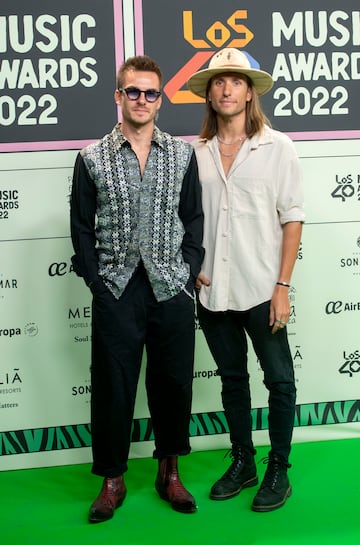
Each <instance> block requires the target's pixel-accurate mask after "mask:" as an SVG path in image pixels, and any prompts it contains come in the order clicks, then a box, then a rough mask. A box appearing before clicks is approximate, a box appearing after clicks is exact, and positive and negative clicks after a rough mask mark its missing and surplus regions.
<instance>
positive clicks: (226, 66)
mask: <svg viewBox="0 0 360 545" xmlns="http://www.w3.org/2000/svg"><path fill="white" fill-rule="evenodd" d="M224 72H235V73H237V74H245V75H246V76H248V77H249V78H250V79H251V81H252V84H253V86H254V87H255V89H256V91H257V93H258V95H264V94H265V93H267V92H268V91H270V89H271V87H272V86H273V84H274V82H273V79H272V77H271V75H270V74H268V73H267V72H264V71H263V70H258V69H257V68H251V64H250V61H249V59H248V57H247V56H246V55H245V53H243V52H242V51H240V50H239V49H235V48H234V47H225V48H224V49H220V51H217V53H215V55H214V56H213V57H211V60H210V62H209V66H208V68H205V70H200V71H199V72H196V73H195V74H193V75H192V76H191V78H190V79H189V81H188V87H189V89H190V91H192V92H193V93H195V95H198V96H200V97H202V98H205V97H206V89H207V85H208V82H209V80H210V79H211V78H212V77H213V76H216V74H222V73H224Z"/></svg>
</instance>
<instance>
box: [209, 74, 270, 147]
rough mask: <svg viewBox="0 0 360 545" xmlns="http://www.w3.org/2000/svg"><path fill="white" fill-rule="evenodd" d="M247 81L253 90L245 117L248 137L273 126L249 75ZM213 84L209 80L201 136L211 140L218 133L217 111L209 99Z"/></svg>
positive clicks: (245, 77)
mask: <svg viewBox="0 0 360 545" xmlns="http://www.w3.org/2000/svg"><path fill="white" fill-rule="evenodd" d="M243 77H244V79H245V80H246V81H247V84H248V86H249V87H250V89H251V91H252V99H251V100H250V101H249V102H247V103H246V118H245V131H246V134H247V136H248V138H251V137H252V136H254V135H255V134H257V133H260V132H261V131H262V130H263V128H264V125H268V126H269V127H270V126H271V123H270V121H269V119H268V118H267V117H266V115H265V113H264V112H263V110H262V107H261V104H260V100H259V95H258V94H257V91H256V89H255V87H253V85H252V82H251V80H250V79H249V78H248V77H247V76H245V75H244V76H243ZM210 85H211V79H210V80H209V82H208V85H207V89H206V110H205V117H204V121H203V125H202V128H201V131H200V135H199V138H206V139H207V140H210V139H211V138H213V137H214V136H215V134H216V133H217V128H218V127H217V113H216V112H215V110H214V109H213V107H212V105H211V102H210V101H209V98H208V95H209V89H210Z"/></svg>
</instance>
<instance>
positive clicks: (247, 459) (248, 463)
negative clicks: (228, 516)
mask: <svg viewBox="0 0 360 545" xmlns="http://www.w3.org/2000/svg"><path fill="white" fill-rule="evenodd" d="M229 455H230V457H231V459H232V464H231V466H230V467H229V469H228V470H227V471H225V473H224V475H223V476H222V477H221V478H220V479H219V480H218V481H216V483H215V484H214V485H213V487H212V488H211V491H210V498H211V499H212V500H228V499H230V498H233V497H234V496H237V495H238V494H239V493H240V492H241V490H242V489H243V488H249V487H250V486H255V485H257V484H258V478H257V475H256V466H255V461H254V456H253V455H252V454H250V453H249V452H247V451H245V450H244V449H242V448H241V447H240V446H238V445H233V447H232V449H231V451H229Z"/></svg>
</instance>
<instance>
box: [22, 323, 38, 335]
mask: <svg viewBox="0 0 360 545" xmlns="http://www.w3.org/2000/svg"><path fill="white" fill-rule="evenodd" d="M24 333H25V335H27V336H28V337H36V335H37V334H38V333H39V328H38V326H37V325H36V324H35V323H34V322H29V323H28V324H26V325H25V327H24Z"/></svg>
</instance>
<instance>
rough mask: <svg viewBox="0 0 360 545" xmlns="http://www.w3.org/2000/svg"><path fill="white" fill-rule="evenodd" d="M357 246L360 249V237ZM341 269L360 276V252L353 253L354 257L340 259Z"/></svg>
mask: <svg viewBox="0 0 360 545" xmlns="http://www.w3.org/2000/svg"><path fill="white" fill-rule="evenodd" d="M356 246H358V247H359V248H360V237H358V238H357V240H356ZM340 268H341V269H346V270H348V271H349V270H350V271H351V272H352V274H353V275H358V274H360V252H357V251H356V252H353V253H352V255H349V256H346V257H341V258H340Z"/></svg>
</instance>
